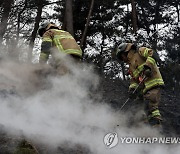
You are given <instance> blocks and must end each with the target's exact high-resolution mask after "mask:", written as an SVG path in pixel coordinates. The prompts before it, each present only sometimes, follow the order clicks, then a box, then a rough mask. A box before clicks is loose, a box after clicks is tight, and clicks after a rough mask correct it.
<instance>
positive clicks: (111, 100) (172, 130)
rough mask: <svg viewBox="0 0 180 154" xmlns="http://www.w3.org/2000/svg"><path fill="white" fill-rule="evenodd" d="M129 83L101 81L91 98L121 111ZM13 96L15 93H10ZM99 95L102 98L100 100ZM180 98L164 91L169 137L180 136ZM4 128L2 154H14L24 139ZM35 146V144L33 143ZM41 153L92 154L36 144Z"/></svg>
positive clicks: (163, 109) (0, 136) (0, 129)
mask: <svg viewBox="0 0 180 154" xmlns="http://www.w3.org/2000/svg"><path fill="white" fill-rule="evenodd" d="M127 91H128V82H127V81H121V80H119V79H116V80H111V79H108V78H103V79H101V82H100V84H99V88H98V89H96V90H95V91H94V92H92V94H91V96H92V97H93V98H95V99H96V98H97V99H98V100H99V99H101V100H103V101H104V102H106V103H108V104H110V105H111V106H112V108H113V109H115V110H117V111H118V110H120V108H121V106H122V104H123V103H124V102H125V101H126V99H127V98H128V93H127ZM9 94H13V93H11V92H10V93H9ZM99 94H101V97H100V98H99ZM5 95H6V92H5V91H1V92H0V97H4V96H5ZM179 99H180V96H179V95H178V93H176V94H175V93H174V92H173V91H170V90H168V89H166V88H165V89H163V90H162V99H161V104H160V110H161V114H162V116H163V119H164V121H163V123H162V125H163V130H164V131H163V133H164V135H167V136H179V135H180V132H179V129H180V112H179V111H180V105H179V102H180V101H179ZM132 104H133V102H131V101H130V102H128V103H127V104H126V106H125V107H124V108H123V111H124V112H126V110H127V111H128V110H129V108H130V107H131V106H132ZM4 129H5V128H4V127H3V126H2V125H0V154H12V153H14V151H15V149H16V147H17V146H18V145H19V143H20V142H21V141H22V138H19V137H12V136H9V135H7V134H6V133H5V131H4ZM33 144H34V143H33ZM35 145H36V147H37V149H38V151H39V153H45V154H49V153H53V154H56V153H59V151H61V153H62V154H76V153H77V154H88V153H90V152H89V150H88V149H84V148H83V147H81V146H80V145H77V146H75V147H74V148H71V147H66V148H59V149H56V150H54V149H47V148H46V147H44V146H40V145H37V144H35Z"/></svg>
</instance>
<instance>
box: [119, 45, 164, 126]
mask: <svg viewBox="0 0 180 154" xmlns="http://www.w3.org/2000/svg"><path fill="white" fill-rule="evenodd" d="M116 56H117V58H118V59H120V60H122V61H124V62H126V63H127V64H129V74H130V76H131V80H130V86H129V96H130V98H136V97H137V95H138V94H137V93H133V91H134V89H135V88H136V87H137V86H138V84H139V83H140V82H141V80H142V78H144V77H145V80H144V82H143V86H141V89H142V94H143V99H144V103H145V112H146V114H147V119H148V121H149V124H150V125H152V126H156V125H160V124H161V121H162V118H161V114H160V111H159V109H158V105H159V102H160V95H161V87H163V86H164V82H163V79H162V76H161V73H160V71H159V69H158V67H157V60H158V57H157V54H155V52H154V51H153V50H152V49H149V48H146V47H140V48H138V49H137V47H136V46H135V45H133V44H131V43H122V44H120V45H119V46H117V48H116ZM138 91H139V90H138Z"/></svg>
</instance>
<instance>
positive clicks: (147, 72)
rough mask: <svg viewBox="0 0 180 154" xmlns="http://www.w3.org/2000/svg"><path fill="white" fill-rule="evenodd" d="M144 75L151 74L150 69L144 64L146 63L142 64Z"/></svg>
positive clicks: (149, 75)
mask: <svg viewBox="0 0 180 154" xmlns="http://www.w3.org/2000/svg"><path fill="white" fill-rule="evenodd" d="M144 75H145V76H146V77H148V78H150V77H151V76H152V71H151V68H150V67H149V66H146V65H145V66H144Z"/></svg>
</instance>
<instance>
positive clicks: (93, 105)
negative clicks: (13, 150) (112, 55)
mask: <svg viewBox="0 0 180 154" xmlns="http://www.w3.org/2000/svg"><path fill="white" fill-rule="evenodd" d="M66 62H67V64H68V63H70V65H68V67H69V69H70V70H71V73H70V74H67V75H64V76H50V77H45V76H42V75H39V74H38V73H37V72H38V71H39V70H40V68H41V66H39V65H36V64H34V65H32V64H31V65H30V64H29V65H28V64H18V63H14V62H9V61H3V62H1V63H0V67H1V69H0V83H1V85H2V86H1V87H0V89H1V93H2V92H3V90H6V93H5V95H2V96H1V98H0V124H1V125H3V126H4V127H5V128H6V130H7V132H9V133H10V134H16V135H23V136H24V137H25V138H27V139H30V140H32V141H36V142H39V143H42V144H46V145H48V146H49V147H53V148H56V147H58V146H62V145H64V144H65V143H69V144H70V145H76V144H80V145H83V146H85V147H87V148H88V149H90V151H91V152H92V153H97V154H106V153H107V154H119V153H125V154H132V153H134V154H136V153H137V154H150V153H152V152H153V154H156V153H157V154H160V153H163V154H168V153H174V154H176V153H178V149H179V147H177V146H175V148H176V150H172V148H170V147H169V146H167V145H159V144H154V145H152V144H146V145H142V144H120V143H119V144H118V145H117V146H116V147H114V148H112V149H108V148H107V147H106V146H105V144H104V142H103V138H104V136H105V135H106V134H107V133H109V132H113V131H115V132H117V133H118V136H119V137H120V136H123V137H125V136H157V135H159V134H158V132H157V131H155V130H152V129H150V128H148V127H144V126H143V127H137V128H135V127H134V128H128V127H127V125H126V120H127V118H126V116H127V115H124V114H121V113H120V112H115V111H114V110H113V109H112V108H111V107H110V106H108V105H107V104H106V103H104V102H94V99H92V98H93V97H94V96H93V95H92V94H90V92H89V89H94V88H96V86H98V77H97V75H95V74H94V73H93V71H92V70H91V68H90V67H87V66H86V67H85V66H83V67H82V66H80V65H78V66H76V65H75V64H74V63H72V62H71V61H69V59H67V61H66ZM44 69H45V70H46V69H47V70H49V67H47V66H44ZM44 78H46V80H45V79H44ZM12 89H13V90H16V92H17V93H15V92H14V91H13V90H12ZM117 124H119V127H116V125H117ZM175 148H174V149H175Z"/></svg>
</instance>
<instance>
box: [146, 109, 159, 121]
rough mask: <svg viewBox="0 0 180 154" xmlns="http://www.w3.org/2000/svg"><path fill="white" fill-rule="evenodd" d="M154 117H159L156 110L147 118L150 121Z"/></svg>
mask: <svg viewBox="0 0 180 154" xmlns="http://www.w3.org/2000/svg"><path fill="white" fill-rule="evenodd" d="M156 116H161V114H160V112H159V110H158V109H156V110H154V111H152V113H151V115H149V116H148V119H151V118H153V117H156Z"/></svg>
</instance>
